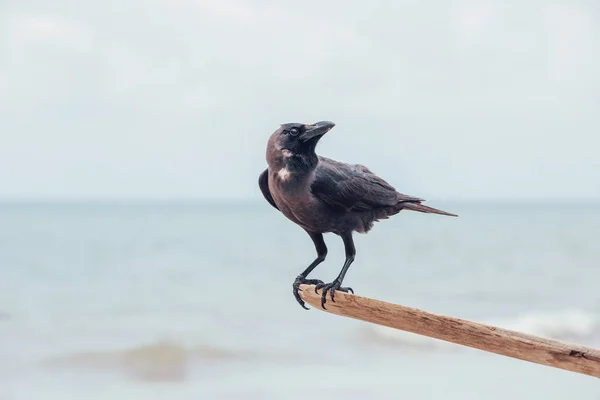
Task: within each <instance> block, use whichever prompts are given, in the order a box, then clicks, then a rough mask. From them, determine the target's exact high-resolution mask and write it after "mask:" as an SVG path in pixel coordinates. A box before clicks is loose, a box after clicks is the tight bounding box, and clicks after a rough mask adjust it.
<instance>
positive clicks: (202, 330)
mask: <svg viewBox="0 0 600 400" xmlns="http://www.w3.org/2000/svg"><path fill="white" fill-rule="evenodd" d="M427 204H429V205H431V206H433V207H437V208H442V209H444V210H446V211H450V212H455V213H457V214H459V217H458V218H453V217H446V216H440V215H431V214H420V213H414V212H408V211H403V212H401V213H400V214H398V215H397V216H395V217H393V218H391V219H388V220H384V221H381V222H378V223H376V224H375V227H374V228H373V230H372V231H371V232H369V233H368V234H366V235H364V234H356V235H355V241H356V248H357V256H356V260H355V262H354V264H353V265H352V266H351V268H350V270H349V272H348V274H347V275H346V280H345V282H344V285H347V286H351V287H352V288H353V289H354V290H355V292H356V293H357V294H360V295H362V296H368V297H372V298H377V299H380V300H385V301H388V302H393V303H397V304H402V305H405V306H410V307H416V308H420V309H423V310H427V311H430V312H434V313H438V314H444V315H450V316H454V317H460V318H466V319H470V320H473V321H478V322H485V323H490V324H494V325H496V326H500V327H505V328H510V329H516V330H519V331H522V332H527V333H532V334H536V335H541V336H544V337H548V338H555V339H560V340H566V341H570V342H575V343H579V344H581V345H585V346H591V347H596V348H599V347H600V204H595V203H585V202H579V203H576V202H573V203H568V202H562V203H561V202H554V203H552V202H548V203H536V202H533V201H532V202H522V203H519V202H435V201H428V202H427ZM325 240H326V243H327V245H328V247H329V255H328V258H327V260H326V261H325V262H324V263H323V264H321V265H320V266H319V267H318V268H317V269H316V270H315V271H314V272H313V274H311V277H315V278H318V279H322V280H324V281H326V282H330V281H331V280H333V279H334V278H335V277H336V276H337V274H338V272H339V270H340V268H341V265H342V263H343V261H344V251H343V245H342V242H341V240H340V238H339V237H337V236H335V235H326V236H325ZM314 258H315V250H314V247H313V245H312V242H311V241H310V239H309V237H308V236H307V235H306V233H305V232H304V231H303V230H302V229H300V228H298V227H297V226H295V225H294V224H293V223H291V222H290V221H288V220H287V219H285V217H283V215H281V214H280V213H279V212H277V210H275V209H273V208H272V207H270V206H269V205H268V204H267V203H266V202H264V201H248V202H243V201H239V202H238V201H224V202H216V201H215V202H129V203H127V202H48V203H43V202H23V203H18V202H12V203H8V202H7V203H2V204H0V400H54V399H56V400H71V399H72V400H84V399H90V400H96V399H98V400H99V399H102V400H104V399H111V400H125V399H144V400H151V399H169V400H184V399H190V400H191V399H194V400H198V399H307V398H319V399H323V398H326V399H332V398H335V399H342V398H343V399H357V400H358V399H360V400H364V399H445V400H448V399H461V400H465V399H487V400H491V399H498V400H500V399H503V400H507V399H544V400H564V399H569V398H576V399H577V400H588V399H589V400H598V399H600V380H599V379H598V378H594V377H590V376H587V375H581V374H577V373H574V372H570V371H564V370H560V369H554V368H550V367H547V366H541V365H537V364H533V363H529V362H525V361H520V360H515V359H511V358H507V357H503V356H500V355H496V354H491V353H486V352H482V351H479V350H475V349H471V348H467V347H463V346H458V345H454V344H451V343H447V342H443V341H438V340H434V339H429V338H426V337H422V336H418V335H414V334H410V333H406V332H402V331H398V330H394V329H390V328H383V327H380V326H376V325H372V324H369V323H366V322H362V321H357V320H353V319H349V318H345V317H341V316H337V315H333V314H329V313H327V312H323V311H321V310H319V309H315V308H311V309H310V310H308V311H306V310H304V309H302V308H301V307H300V306H299V305H298V303H296V301H295V300H294V297H293V295H292V283H293V281H294V278H295V277H296V276H297V275H298V274H299V273H300V272H301V271H302V270H303V269H304V268H305V267H306V266H307V265H308V264H309V263H310V262H311V261H312V260H313V259H314Z"/></svg>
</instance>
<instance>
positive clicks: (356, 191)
mask: <svg viewBox="0 0 600 400" xmlns="http://www.w3.org/2000/svg"><path fill="white" fill-rule="evenodd" d="M311 192H312V194H313V195H314V196H315V197H317V198H318V199H320V200H322V201H323V202H325V203H327V204H328V205H329V206H331V207H333V208H336V209H340V210H343V211H366V210H371V209H374V208H379V207H388V206H393V205H396V204H398V203H400V202H420V201H423V199H419V198H417V197H412V196H407V195H405V194H402V193H398V192H397V191H396V189H394V187H392V186H391V185H390V184H389V183H387V182H386V181H385V180H383V179H381V178H380V177H378V176H377V175H375V174H374V173H372V172H371V171H370V170H369V169H368V168H367V167H365V166H363V165H358V164H345V163H341V162H339V161H335V160H331V159H328V158H325V157H320V159H319V164H318V165H317V170H316V174H315V180H314V181H313V183H312V184H311Z"/></svg>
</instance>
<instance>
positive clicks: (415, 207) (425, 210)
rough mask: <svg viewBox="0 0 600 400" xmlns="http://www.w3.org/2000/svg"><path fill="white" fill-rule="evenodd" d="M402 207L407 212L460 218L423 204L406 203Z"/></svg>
mask: <svg viewBox="0 0 600 400" xmlns="http://www.w3.org/2000/svg"><path fill="white" fill-rule="evenodd" d="M401 205H402V208H403V209H407V210H412V211H418V212H422V213H427V214H441V215H449V216H451V217H458V215H456V214H452V213H449V212H446V211H442V210H438V209H436V208H433V207H428V206H426V205H423V204H421V203H413V202H406V203H401Z"/></svg>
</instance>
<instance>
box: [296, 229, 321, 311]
mask: <svg viewBox="0 0 600 400" xmlns="http://www.w3.org/2000/svg"><path fill="white" fill-rule="evenodd" d="M307 233H308V235H309V236H310V238H311V239H312V241H313V243H314V244H315V249H316V250H317V258H316V259H315V260H314V261H313V262H312V263H311V264H310V265H309V266H308V268H306V269H305V270H304V271H303V272H302V273H301V274H300V275H298V276H297V277H296V280H295V281H294V284H293V286H292V287H293V291H294V297H295V298H296V301H297V302H298V303H300V305H301V306H302V307H303V308H304V309H306V310H308V307H306V306H305V303H304V300H302V298H301V297H300V294H299V293H298V291H299V290H300V285H302V284H306V285H318V284H321V283H323V281H321V280H318V279H306V277H307V276H308V274H310V273H311V272H312V270H313V269H315V268H316V267H317V265H319V264H321V263H322V262H323V261H325V257H327V246H326V245H325V241H324V240H323V234H322V233H313V232H307Z"/></svg>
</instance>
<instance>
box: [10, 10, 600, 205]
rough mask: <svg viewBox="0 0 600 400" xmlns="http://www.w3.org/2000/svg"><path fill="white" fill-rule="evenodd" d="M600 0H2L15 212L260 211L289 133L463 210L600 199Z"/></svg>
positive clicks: (396, 184) (324, 152)
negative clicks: (273, 149) (42, 203)
mask: <svg viewBox="0 0 600 400" xmlns="http://www.w3.org/2000/svg"><path fill="white" fill-rule="evenodd" d="M598 71H600V3H598V2H597V0H572V1H567V0H564V1H552V0H545V1H542V0H522V1H517V0H507V1H502V2H499V1H485V0H482V1H465V0H458V1H452V2H449V1H442V0H439V1H433V0H432V1H416V0H414V1H413V0H411V1H392V0H390V1H371V2H364V1H355V0H351V1H349V0H346V1H338V0H331V1H327V2H322V1H316V0H303V1H297V2H285V1H267V0H245V1H242V0H228V1H225V0H146V1H141V0H119V1H115V0H108V1H101V2H82V1H79V0H56V1H53V2H48V1H27V0H19V1H16V0H14V1H12V0H0V199H21V198H26V199H183V200H188V199H217V200H219V199H253V200H260V199H262V198H261V194H260V192H259V190H258V185H257V179H258V175H259V174H260V172H261V171H262V170H263V169H264V168H266V161H265V146H266V142H267V139H268V137H269V135H270V134H271V133H272V132H273V131H274V130H276V129H277V128H278V127H279V124H281V123H285V122H303V123H311V122H315V121H319V120H331V121H334V122H335V123H336V127H335V128H334V129H333V130H332V131H331V132H329V133H328V134H327V135H326V136H325V137H324V138H323V139H322V140H321V143H320V144H319V147H318V149H317V151H318V152H319V154H322V155H325V156H328V157H332V158H336V159H339V160H341V161H346V162H351V163H360V164H364V165H367V166H368V167H369V168H370V169H371V170H373V171H374V172H375V173H377V174H379V175H380V176H382V177H383V178H384V179H386V180H387V181H388V182H390V183H391V184H392V185H393V186H394V187H396V189H398V190H399V191H401V192H403V193H407V194H412V195H415V196H418V197H424V198H426V199H428V200H432V199H443V200H455V199H461V200H462V199H512V200H520V199H596V200H597V199H600V156H599V155H598V150H599V149H600V135H599V133H600V113H599V111H600V73H598Z"/></svg>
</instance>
